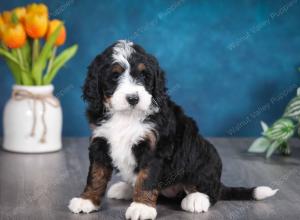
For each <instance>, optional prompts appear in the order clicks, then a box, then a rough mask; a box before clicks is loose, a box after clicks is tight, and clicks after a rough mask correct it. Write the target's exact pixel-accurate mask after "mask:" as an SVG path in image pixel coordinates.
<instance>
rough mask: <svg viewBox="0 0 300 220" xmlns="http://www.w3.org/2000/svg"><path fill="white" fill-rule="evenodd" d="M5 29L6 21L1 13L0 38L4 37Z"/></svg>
mask: <svg viewBox="0 0 300 220" xmlns="http://www.w3.org/2000/svg"><path fill="white" fill-rule="evenodd" d="M3 29H4V21H3V18H2V16H1V15H0V40H1V39H2V33H3Z"/></svg>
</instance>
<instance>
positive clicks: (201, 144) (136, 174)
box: [69, 40, 277, 220]
mask: <svg viewBox="0 0 300 220" xmlns="http://www.w3.org/2000/svg"><path fill="white" fill-rule="evenodd" d="M83 98H84V100H85V101H86V102H87V104H88V107H87V116H88V119H89V123H90V124H91V125H93V134H92V137H91V141H90V147H89V158H90V168H89V173H88V178H87V184H86V187H85V189H84V191H83V193H82V194H81V195H80V197H78V198H73V199H72V200H71V201H70V204H69V209H70V210H71V211H72V212H74V213H80V212H83V213H89V212H92V211H94V210H97V209H99V207H100V204H101V199H102V197H103V196H104V194H105V191H106V186H107V183H108V182H109V180H110V178H111V175H112V171H113V169H115V170H116V171H117V172H119V174H120V176H121V177H122V179H123V181H122V182H118V183H115V184H114V185H112V186H111V187H110V189H109V190H108V192H107V197H108V198H112V199H128V200H130V199H132V200H133V201H132V203H131V204H130V206H129V207H128V209H127V211H126V214H125V216H126V218H127V219H134V220H136V219H155V218H156V215H157V212H156V208H155V207H156V202H157V198H158V196H159V195H162V196H164V197H169V198H177V199H178V198H179V199H181V207H182V209H183V210H185V211H188V212H197V213H200V212H206V211H208V209H209V207H211V206H212V205H213V204H215V203H216V202H217V201H218V200H252V199H253V200H261V199H265V198H267V197H270V196H273V195H274V194H275V193H276V192H277V190H272V189H271V188H269V187H266V186H260V187H253V188H243V187H228V186H225V185H224V184H222V182H221V173H222V162H221V159H220V157H219V155H218V153H217V151H216V149H215V148H214V146H213V145H212V144H211V143H209V142H208V141H207V140H205V139H204V138H203V137H202V136H201V135H200V134H199V133H198V128H197V125H196V123H195V121H194V120H193V119H192V118H190V117H188V116H186V115H185V114H184V112H183V110H182V109H181V107H180V106H178V105H176V104H175V103H174V102H173V101H172V100H171V99H170V97H169V96H168V94H167V89H166V85H165V76H164V72H163V70H162V69H161V68H160V66H159V64H158V62H157V60H156V59H155V58H154V57H153V56H152V55H150V54H148V53H147V52H146V51H145V50H144V49H143V48H142V47H140V46H139V45H137V44H134V43H132V42H129V41H125V40H120V41H118V42H117V43H115V44H113V45H111V46H110V47H108V48H107V49H106V50H105V51H104V52H103V53H102V54H100V55H98V56H97V57H96V58H95V59H94V61H93V62H92V63H91V65H90V66H89V70H88V74H87V78H86V80H85V84H84V86H83Z"/></svg>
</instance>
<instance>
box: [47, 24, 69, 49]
mask: <svg viewBox="0 0 300 220" xmlns="http://www.w3.org/2000/svg"><path fill="white" fill-rule="evenodd" d="M60 25H62V26H61V28H60V32H59V34H58V36H57V38H56V41H55V43H54V44H55V46H60V45H62V44H64V43H65V41H66V36H67V33H66V28H65V26H64V25H63V23H62V22H61V21H60V20H57V19H55V20H52V21H50V23H49V28H48V32H47V39H48V38H49V37H50V36H51V34H52V33H53V32H54V31H55V30H56V29H57V28H58V27H59V26H60Z"/></svg>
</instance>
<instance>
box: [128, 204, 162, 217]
mask: <svg viewBox="0 0 300 220" xmlns="http://www.w3.org/2000/svg"><path fill="white" fill-rule="evenodd" d="M156 215H157V212H156V209H155V208H153V207H150V206H148V205H145V204H142V203H138V202H132V203H131V204H130V206H129V207H128V208H127V210H126V214H125V216H126V219H131V220H138V219H140V220H144V219H155V218H156Z"/></svg>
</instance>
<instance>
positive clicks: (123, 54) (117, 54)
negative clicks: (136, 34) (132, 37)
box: [112, 40, 135, 69]
mask: <svg viewBox="0 0 300 220" xmlns="http://www.w3.org/2000/svg"><path fill="white" fill-rule="evenodd" d="M132 46H133V43H132V42H131V41H127V40H119V41H118V43H117V44H116V45H115V46H114V47H113V54H112V57H113V63H119V64H120V65H121V66H123V67H124V68H125V69H129V68H130V65H129V62H128V59H129V57H130V56H131V54H132V53H134V52H135V50H134V49H133V47H132Z"/></svg>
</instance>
